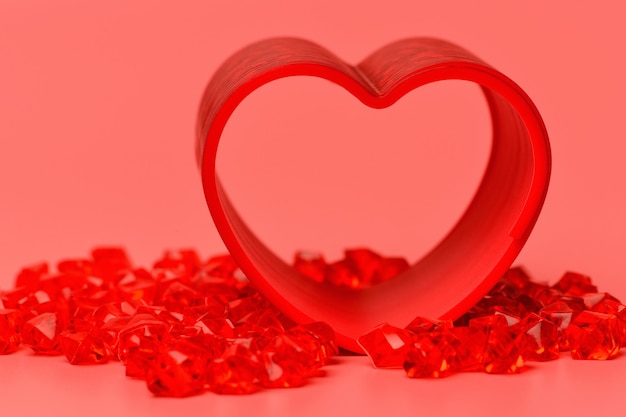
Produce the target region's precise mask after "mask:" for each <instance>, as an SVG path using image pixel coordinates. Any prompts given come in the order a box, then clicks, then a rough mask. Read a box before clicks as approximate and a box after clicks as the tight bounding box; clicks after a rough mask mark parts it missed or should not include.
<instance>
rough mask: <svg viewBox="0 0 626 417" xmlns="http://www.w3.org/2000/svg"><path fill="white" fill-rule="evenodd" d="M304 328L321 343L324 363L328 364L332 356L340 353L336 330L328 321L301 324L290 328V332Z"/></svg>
mask: <svg viewBox="0 0 626 417" xmlns="http://www.w3.org/2000/svg"><path fill="white" fill-rule="evenodd" d="M298 328H300V329H303V330H304V331H305V332H308V333H309V334H311V335H312V336H313V337H314V338H315V339H317V340H318V341H319V343H320V349H321V356H322V365H324V364H326V363H327V362H328V360H329V359H330V358H332V357H333V356H336V355H337V354H339V347H338V346H337V341H336V335H335V331H334V330H333V328H332V327H330V326H329V325H328V324H327V323H324V322H322V321H315V322H311V323H305V324H301V325H299V326H296V327H295V328H292V329H290V330H289V331H290V332H293V331H295V330H297V329H298Z"/></svg>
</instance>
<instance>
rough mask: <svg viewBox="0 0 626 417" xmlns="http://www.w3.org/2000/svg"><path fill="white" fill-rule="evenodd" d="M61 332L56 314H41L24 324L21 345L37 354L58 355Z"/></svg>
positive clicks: (59, 352)
mask: <svg viewBox="0 0 626 417" xmlns="http://www.w3.org/2000/svg"><path fill="white" fill-rule="evenodd" d="M61 331H62V325H61V323H60V322H59V320H58V317H57V315H56V313H42V314H39V315H37V316H35V317H33V318H31V319H30V320H28V321H27V322H26V323H24V327H23V330H22V343H23V344H24V345H25V346H28V347H29V348H31V349H32V350H33V351H34V352H35V353H38V354H44V355H59V354H61V350H60V346H59V334H60V333H61Z"/></svg>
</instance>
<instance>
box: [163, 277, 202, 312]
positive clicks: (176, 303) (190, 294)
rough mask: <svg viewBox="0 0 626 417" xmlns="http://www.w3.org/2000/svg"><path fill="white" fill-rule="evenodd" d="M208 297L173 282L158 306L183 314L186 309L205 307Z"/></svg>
mask: <svg viewBox="0 0 626 417" xmlns="http://www.w3.org/2000/svg"><path fill="white" fill-rule="evenodd" d="M205 301H206V297H205V296H204V295H203V294H202V293H200V292H199V291H196V290H195V289H193V288H191V287H189V286H187V285H185V284H182V283H180V282H177V281H174V282H172V283H171V284H170V285H169V286H168V287H167V289H166V290H165V291H164V292H163V295H162V298H161V299H160V300H157V305H163V306H164V307H165V308H167V309H168V310H172V311H179V312H181V313H182V312H183V311H184V309H185V308H188V307H196V306H201V305H204V304H205Z"/></svg>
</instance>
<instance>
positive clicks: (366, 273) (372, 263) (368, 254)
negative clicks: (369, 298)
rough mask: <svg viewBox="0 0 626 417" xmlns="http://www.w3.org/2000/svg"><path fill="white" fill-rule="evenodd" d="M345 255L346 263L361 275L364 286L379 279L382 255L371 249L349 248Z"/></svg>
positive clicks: (360, 278)
mask: <svg viewBox="0 0 626 417" xmlns="http://www.w3.org/2000/svg"><path fill="white" fill-rule="evenodd" d="M344 256H345V262H346V265H347V266H348V267H349V268H350V269H352V270H353V271H354V272H355V274H356V275H357V276H358V277H359V280H360V281H361V282H362V286H370V285H372V284H374V283H375V282H376V281H377V273H378V269H379V267H380V262H381V260H382V256H380V255H379V254H377V253H375V252H373V251H371V250H369V249H347V250H345V251H344Z"/></svg>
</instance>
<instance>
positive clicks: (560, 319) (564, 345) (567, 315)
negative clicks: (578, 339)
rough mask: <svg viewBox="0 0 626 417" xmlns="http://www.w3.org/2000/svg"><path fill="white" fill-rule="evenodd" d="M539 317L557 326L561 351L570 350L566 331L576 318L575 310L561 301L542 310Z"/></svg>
mask: <svg viewBox="0 0 626 417" xmlns="http://www.w3.org/2000/svg"><path fill="white" fill-rule="evenodd" d="M539 315H540V316H541V317H543V318H545V319H547V320H549V321H550V322H552V323H554V324H555V325H556V328H557V334H558V344H559V349H560V350H562V351H564V350H569V341H568V338H567V336H566V334H565V331H566V329H567V327H568V326H569V325H570V323H571V321H572V319H573V318H574V316H575V314H574V310H572V308H571V307H570V306H569V305H568V304H566V303H564V302H562V301H559V302H556V303H553V304H550V305H547V306H546V307H544V308H542V309H541V311H539Z"/></svg>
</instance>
